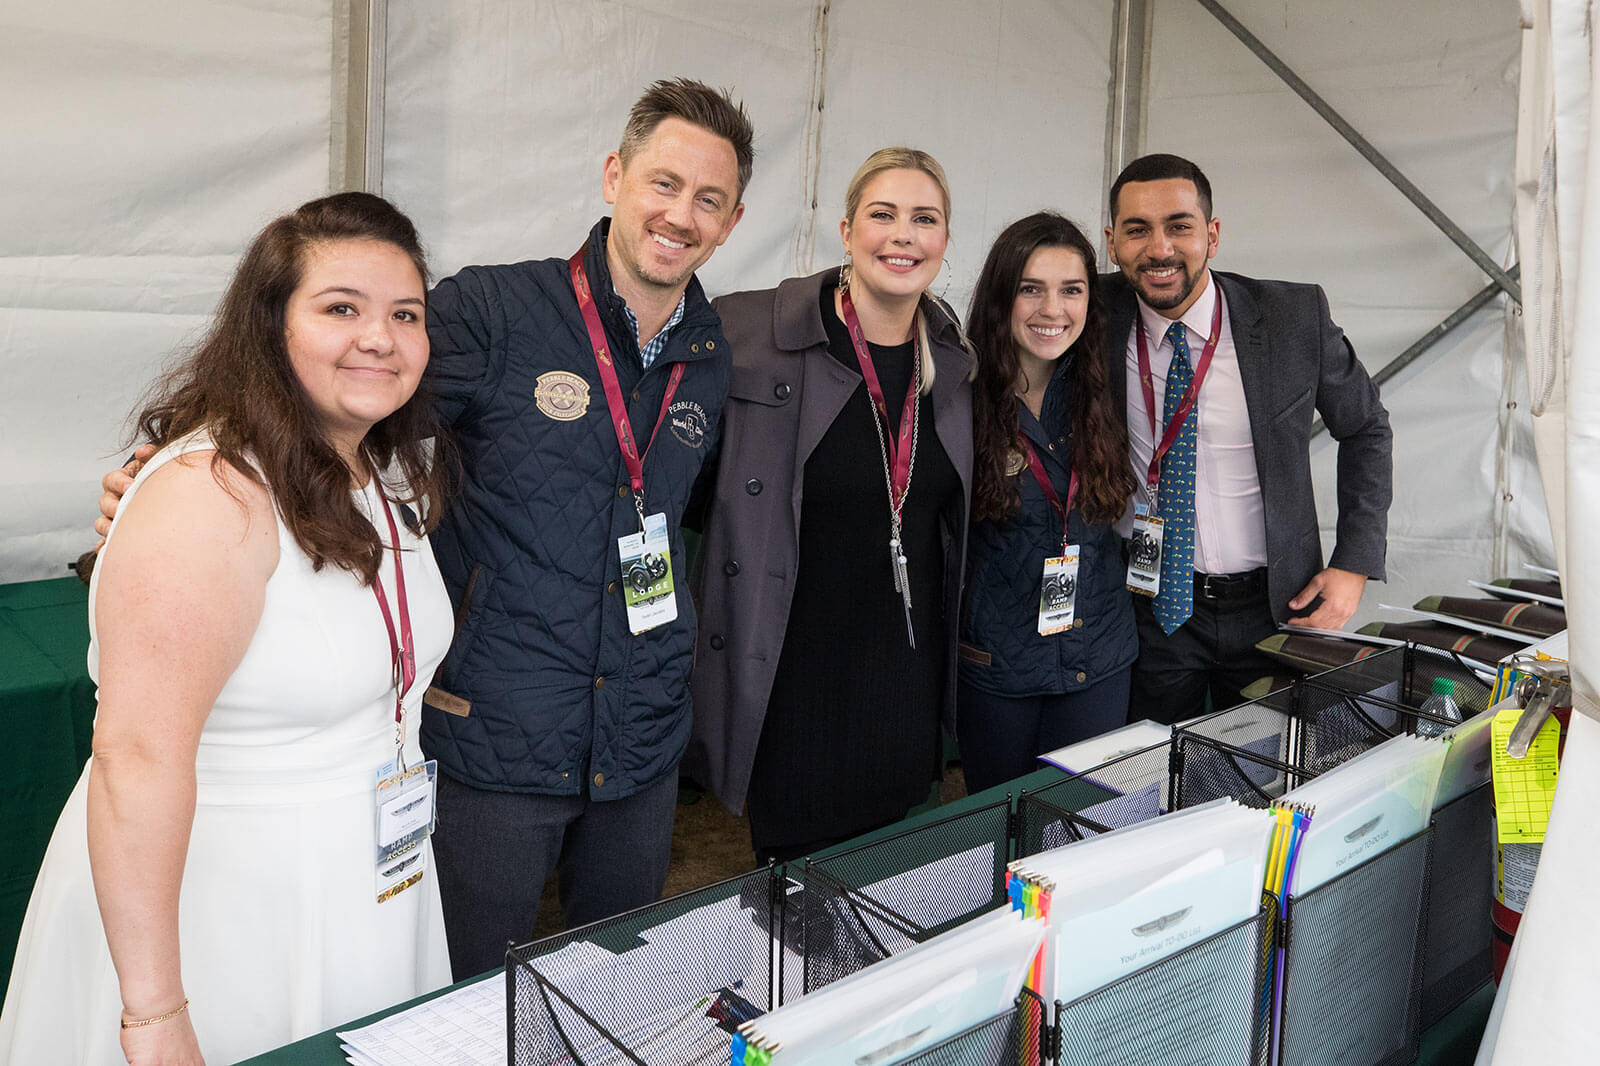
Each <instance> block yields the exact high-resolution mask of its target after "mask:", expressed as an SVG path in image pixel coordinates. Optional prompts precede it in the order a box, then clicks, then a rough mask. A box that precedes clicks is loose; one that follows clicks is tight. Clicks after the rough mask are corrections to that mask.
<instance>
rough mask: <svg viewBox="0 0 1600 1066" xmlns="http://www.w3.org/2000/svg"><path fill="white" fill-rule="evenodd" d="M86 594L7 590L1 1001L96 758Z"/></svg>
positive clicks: (0, 694)
mask: <svg viewBox="0 0 1600 1066" xmlns="http://www.w3.org/2000/svg"><path fill="white" fill-rule="evenodd" d="M87 605H88V590H87V589H85V588H84V587H83V583H82V582H80V581H79V580H78V579H77V578H75V577H64V578H57V579H54V580H50V581H24V582H20V583H17V584H12V585H0V736H3V737H4V745H3V748H0V750H4V751H5V752H6V755H7V758H6V772H5V774H4V775H3V776H0V782H3V783H0V812H3V813H0V817H3V818H4V819H5V827H6V830H5V838H6V844H7V846H6V847H5V848H0V960H3V962H0V996H3V995H4V992H5V985H6V983H7V982H8V981H9V980H10V977H11V959H12V956H13V955H14V954H15V953H16V949H17V933H18V932H19V931H20V930H21V928H22V916H23V913H24V912H25V911H26V910H27V907H28V895H29V893H31V892H32V891H33V879H34V877H35V876H37V875H38V873H39V863H40V861H41V860H42V859H43V858H44V849H45V846H46V845H47V844H49V842H50V833H51V831H52V830H53V829H54V828H55V824H56V818H57V816H58V815H60V813H61V806H62V804H64V803H66V801H67V795H68V793H70V792H71V791H72V786H73V785H74V784H75V783H76V782H77V780H78V774H79V773H80V772H81V771H82V770H83V763H84V760H86V759H87V758H88V757H89V740H90V735H91V733H92V731H93V728H94V710H95V701H94V683H93V682H91V681H90V680H89V673H88V668H87V666H86V665H85V662H84V653H85V652H86V651H87V650H88V647H89V614H88V606H87Z"/></svg>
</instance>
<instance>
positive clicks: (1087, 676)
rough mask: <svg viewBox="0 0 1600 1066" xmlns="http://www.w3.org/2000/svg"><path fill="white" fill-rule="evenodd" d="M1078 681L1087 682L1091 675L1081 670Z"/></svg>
mask: <svg viewBox="0 0 1600 1066" xmlns="http://www.w3.org/2000/svg"><path fill="white" fill-rule="evenodd" d="M1078 680H1079V681H1087V680H1089V675H1088V674H1086V673H1084V672H1083V671H1082V670H1079V671H1078Z"/></svg>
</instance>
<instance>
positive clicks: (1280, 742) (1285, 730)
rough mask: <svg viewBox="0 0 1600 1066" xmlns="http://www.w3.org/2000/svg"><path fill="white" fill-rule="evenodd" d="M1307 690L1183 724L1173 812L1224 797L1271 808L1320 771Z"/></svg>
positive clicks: (1176, 740) (1176, 743)
mask: <svg viewBox="0 0 1600 1066" xmlns="http://www.w3.org/2000/svg"><path fill="white" fill-rule="evenodd" d="M1300 692H1301V686H1300V685H1299V684H1296V685H1295V687H1293V688H1287V689H1279V690H1277V691H1275V692H1270V693H1268V694H1267V695H1265V696H1263V697H1261V698H1260V699H1256V700H1251V701H1249V702H1248V703H1241V704H1239V705H1238V706H1237V707H1230V708H1228V709H1227V710H1224V711H1217V712H1216V713H1214V714H1209V715H1206V716H1205V717H1203V718H1199V719H1196V720H1194V721H1192V722H1189V723H1187V724H1185V725H1181V726H1179V727H1178V728H1177V729H1176V730H1175V732H1174V735H1173V739H1172V746H1173V752H1172V786H1171V791H1172V797H1173V804H1172V806H1173V808H1174V809H1182V808H1186V807H1196V806H1199V805H1200V804H1202V803H1209V802H1210V801H1212V800H1214V799H1220V798H1222V797H1224V796H1228V797H1232V798H1233V799H1236V800H1238V801H1239V802H1240V803H1243V804H1244V805H1245V806H1247V807H1266V806H1268V805H1269V804H1271V803H1272V802H1273V801H1274V800H1276V799H1277V798H1278V797H1279V796H1281V795H1283V794H1284V793H1285V792H1287V791H1288V790H1289V789H1292V788H1294V787H1296V786H1297V785H1300V784H1303V783H1304V782H1306V781H1309V780H1310V779H1311V778H1312V777H1315V776H1316V773H1317V772H1320V771H1313V770H1310V769H1308V767H1307V766H1306V763H1305V757H1306V750H1307V742H1306V733H1307V731H1308V728H1312V727H1313V726H1312V725H1308V723H1307V722H1306V721H1305V720H1304V719H1303V718H1302V716H1301V713H1300V707H1299V703H1300Z"/></svg>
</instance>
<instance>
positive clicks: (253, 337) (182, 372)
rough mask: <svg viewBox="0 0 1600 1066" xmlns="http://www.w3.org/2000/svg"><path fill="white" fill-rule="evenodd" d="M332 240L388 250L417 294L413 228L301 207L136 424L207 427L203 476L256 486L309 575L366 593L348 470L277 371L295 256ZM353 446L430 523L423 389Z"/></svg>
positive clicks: (295, 275)
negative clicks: (210, 471) (334, 570)
mask: <svg viewBox="0 0 1600 1066" xmlns="http://www.w3.org/2000/svg"><path fill="white" fill-rule="evenodd" d="M343 240H362V241H382V242H383V243H385V244H390V245H393V246H394V247H396V248H398V249H400V250H401V251H402V252H404V253H405V254H406V255H407V256H408V257H409V258H410V259H411V262H412V264H413V265H414V266H415V267H416V268H417V273H418V275H419V276H420V277H421V278H422V283H423V286H424V287H426V286H427V283H428V265H427V262H426V260H425V259H424V257H423V253H422V245H421V242H420V241H419V240H418V239H417V231H416V227H415V226H413V225H412V224H411V220H410V219H408V218H407V217H406V216H405V215H403V214H401V213H400V211H399V210H397V209H396V208H395V207H394V205H392V204H390V203H389V202H388V201H387V200H385V199H383V198H382V197H379V196H373V195H372V194H370V193H361V192H346V193H339V194H337V195H334V196H327V197H323V198H322V199H320V200H313V201H311V202H310V203H308V204H304V205H302V206H301V207H300V208H298V209H297V210H295V211H294V212H292V213H291V214H287V215H284V216H283V217H281V218H278V219H275V220H273V221H272V222H271V223H269V224H268V225H267V228H266V229H264V230H262V231H261V233H260V235H259V236H257V237H256V239H255V240H254V242H252V243H251V245H250V248H249V250H248V251H246V252H245V254H244V258H243V259H242V260H240V262H239V266H238V269H237V270H235V271H234V275H233V280H232V281H231V282H230V283H229V285H228V290H227V292H226V293H225V294H224V295H223V297H222V303H221V305H220V306H219V307H218V309H217V315H216V318H215V319H214V320H213V321H212V323H211V328H210V330H209V331H208V332H207V334H206V336H205V338H204V339H203V340H202V341H201V342H200V343H199V345H198V346H197V347H196V348H195V349H194V350H193V351H192V352H190V354H189V355H188V357H187V358H185V359H184V360H183V361H182V362H181V363H180V364H179V365H177V366H176V367H174V368H173V369H172V370H171V371H170V372H168V373H167V374H166V375H165V376H164V377H163V378H162V379H161V380H160V381H158V382H157V383H156V384H155V386H153V388H152V390H151V394H150V395H151V398H150V399H149V401H148V403H147V404H146V405H145V407H144V410H143V411H141V412H140V414H139V415H138V428H139V432H140V433H141V434H142V435H144V436H145V437H146V438H148V439H149V440H152V441H154V442H155V443H156V444H157V445H165V444H168V443H171V442H172V441H174V440H178V439H180V438H182V437H184V436H186V435H187V434H189V433H192V432H194V431H195V430H197V429H202V428H204V429H206V430H208V431H209V432H210V434H211V439H212V441H213V442H214V443H215V445H216V449H217V450H216V454H215V456H214V457H213V458H212V466H213V468H215V466H216V465H217V464H218V463H224V462H225V463H228V464H229V465H231V466H232V467H233V468H234V469H236V470H237V471H239V473H240V474H242V475H243V476H244V477H247V478H249V479H250V480H251V481H254V482H256V483H258V484H261V485H262V486H264V487H265V488H266V489H267V490H268V491H269V492H270V493H271V495H272V498H273V501H274V503H275V505H276V507H277V510H278V513H279V515H280V516H281V517H282V519H283V522H284V525H286V526H287V527H288V528H289V532H290V534H291V535H293V537H294V539H295V543H297V544H298V545H300V547H301V549H302V550H303V551H304V552H305V553H306V555H308V556H310V558H311V561H312V565H313V566H314V567H315V568H316V569H317V570H321V569H322V567H323V566H326V565H329V564H331V565H333V566H336V567H339V568H340V569H343V570H349V571H351V572H352V573H354V574H357V575H359V576H360V578H361V580H362V582H363V583H364V584H368V585H370V584H371V583H372V580H373V578H374V577H375V576H376V575H377V573H378V563H379V560H380V559H381V558H382V553H383V550H384V543H383V538H381V537H380V536H379V534H378V531H377V530H376V529H374V528H373V524H372V523H371V522H370V521H368V519H367V517H366V515H365V514H364V513H363V512H362V511H361V509H360V508H359V507H358V506H357V505H356V502H355V499H354V497H353V495H352V493H351V491H350V475H351V472H350V470H349V468H348V467H347V466H346V465H345V463H344V461H343V460H342V459H340V458H339V454H338V453H337V452H336V451H335V450H334V448H333V446H332V445H331V444H329V443H328V441H327V439H326V437H325V436H324V434H323V431H322V427H321V425H320V423H319V421H318V419H317V416H316V414H315V411H314V410H313V408H312V405H311V400H310V398H309V397H308V396H307V395H306V391H305V388H304V387H303V386H302V385H301V384H300V379H299V378H298V377H297V376H296V375H295V373H294V370H293V368H292V367H291V365H290V363H289V348H288V343H287V339H286V337H285V322H286V317H287V310H288V305H289V296H290V294H291V293H293V292H294V290H295V289H296V287H298V286H299V284H300V281H301V278H302V277H303V276H304V268H305V263H306V257H307V255H308V254H310V252H311V251H312V250H313V249H315V248H316V247H317V246H318V245H321V244H326V243H328V242H330V241H343ZM430 437H432V438H434V442H435V443H434V446H433V448H432V449H431V450H430V448H429V447H428V444H427V440H428V438H430ZM361 447H362V450H363V451H364V452H365V454H366V456H367V458H368V459H370V460H371V462H372V463H373V465H374V467H375V468H376V469H378V470H389V469H390V468H391V467H392V468H394V469H395V470H397V471H398V473H399V475H400V476H401V477H402V478H403V481H404V487H403V488H401V489H400V490H399V491H398V494H396V489H395V487H394V486H387V489H388V491H389V492H390V493H391V497H390V498H391V499H398V500H399V501H400V502H402V503H407V504H413V505H415V509H416V512H417V513H418V514H419V515H421V516H422V519H421V521H420V522H418V523H416V525H417V527H418V528H419V529H422V530H432V529H433V528H434V527H435V526H437V525H438V522H439V517H440V515H441V514H442V513H443V504H444V497H445V486H446V483H445V474H446V472H447V471H448V470H450V469H452V466H451V464H452V463H453V462H454V454H455V453H454V451H453V449H452V448H451V445H450V442H449V439H448V435H447V434H443V433H441V432H440V427H439V424H438V420H437V419H436V418H435V416H434V413H433V404H432V403H431V402H430V401H429V399H428V398H427V397H426V396H424V395H423V390H422V389H421V388H419V389H418V390H417V392H416V394H414V395H413V396H412V397H411V399H410V400H408V401H407V402H406V403H405V404H404V405H403V406H401V408H400V409H399V410H397V411H395V412H394V413H393V414H391V415H389V416H388V417H387V418H385V419H383V420H382V421H381V422H379V423H378V424H377V425H375V426H373V427H372V429H371V430H369V431H368V433H367V436H366V439H365V440H364V441H363V442H362V446H361Z"/></svg>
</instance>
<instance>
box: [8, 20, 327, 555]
mask: <svg viewBox="0 0 1600 1066" xmlns="http://www.w3.org/2000/svg"><path fill="white" fill-rule="evenodd" d="M331 35H332V19H331V15H330V9H329V6H328V4H327V2H326V0H275V2H272V3H260V2H256V3H244V2H236V3H184V4H160V3H153V2H139V3H132V4H129V3H118V2H112V0H80V2H77V3H74V4H70V5H50V4H8V5H6V8H5V12H4V14H3V15H0V98H3V99H4V100H5V101H6V106H5V107H4V108H0V142H3V143H4V144H5V145H6V151H5V152H4V153H0V189H4V190H5V193H4V195H3V196H0V380H3V381H4V382H5V388H4V389H3V390H0V457H3V462H0V497H3V498H4V500H5V501H6V506H5V508H4V509H3V511H0V581H18V580H24V579H28V578H38V577H55V576H59V575H62V574H65V573H66V571H65V569H64V568H63V567H64V564H65V563H66V562H67V561H68V560H70V559H74V558H76V557H77V556H78V554H79V553H80V552H83V551H84V550H86V549H88V548H91V547H93V546H94V543H95V538H94V534H93V531H92V530H91V529H90V528H89V526H90V524H91V523H92V521H93V518H94V515H95V497H96V496H97V495H98V492H97V490H96V485H97V484H98V482H99V479H100V474H101V473H102V472H103V471H104V470H105V469H106V468H107V467H108V466H109V465H113V464H114V463H115V462H116V461H120V455H119V454H118V449H119V448H120V447H121V446H122V445H124V444H125V443H126V433H127V426H126V421H125V420H126V418H127V415H128V412H129V411H130V410H131V408H132V407H133V405H134V402H135V400H136V399H137V397H138V396H139V394H140V393H141V392H142V391H143V389H144V388H145V386H146V385H147V384H148V383H149V382H150V381H151V379H152V378H154V377H155V375H156V373H157V371H158V370H159V369H160V367H161V365H162V364H163V362H164V361H165V360H166V358H167V356H168V354H169V353H170V352H171V351H172V350H173V349H174V348H175V347H176V346H178V345H180V344H182V343H183V342H185V341H186V340H192V339H193V338H194V336H195V335H196V332H197V331H198V329H199V328H200V327H201V326H202V325H203V324H204V323H205V321H206V319H207V316H208V315H209V314H210V312H211V311H212V309H213V308H214V307H215V305H216V302H217V298H218V296H219V294H220V292H221V289H222V286H223V285H224V284H225V283H226V279H227V276H228V272H229V271H230V270H231V269H232V266H233V264H234V262H235V260H236V259H237V258H238V255H239V253H240V252H241V251H242V250H243V242H244V241H246V240H247V239H248V238H249V236H250V234H251V233H253V232H254V231H255V230H256V229H258V228H260V226H261V224H262V223H263V222H265V221H266V220H267V219H268V218H270V217H271V216H272V215H273V214H275V213H277V212H278V211H281V210H282V209H284V208H285V207H289V206H293V205H294V204H296V203H299V202H300V201H302V200H305V199H308V198H310V197H312V196H316V195H319V194H320V193H322V192H323V191H324V190H325V189H326V187H327V181H328V130H329V101H330V93H329V84H330V80H329V79H330V67H331V56H332V48H331V46H330V43H329V42H330V39H331Z"/></svg>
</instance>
